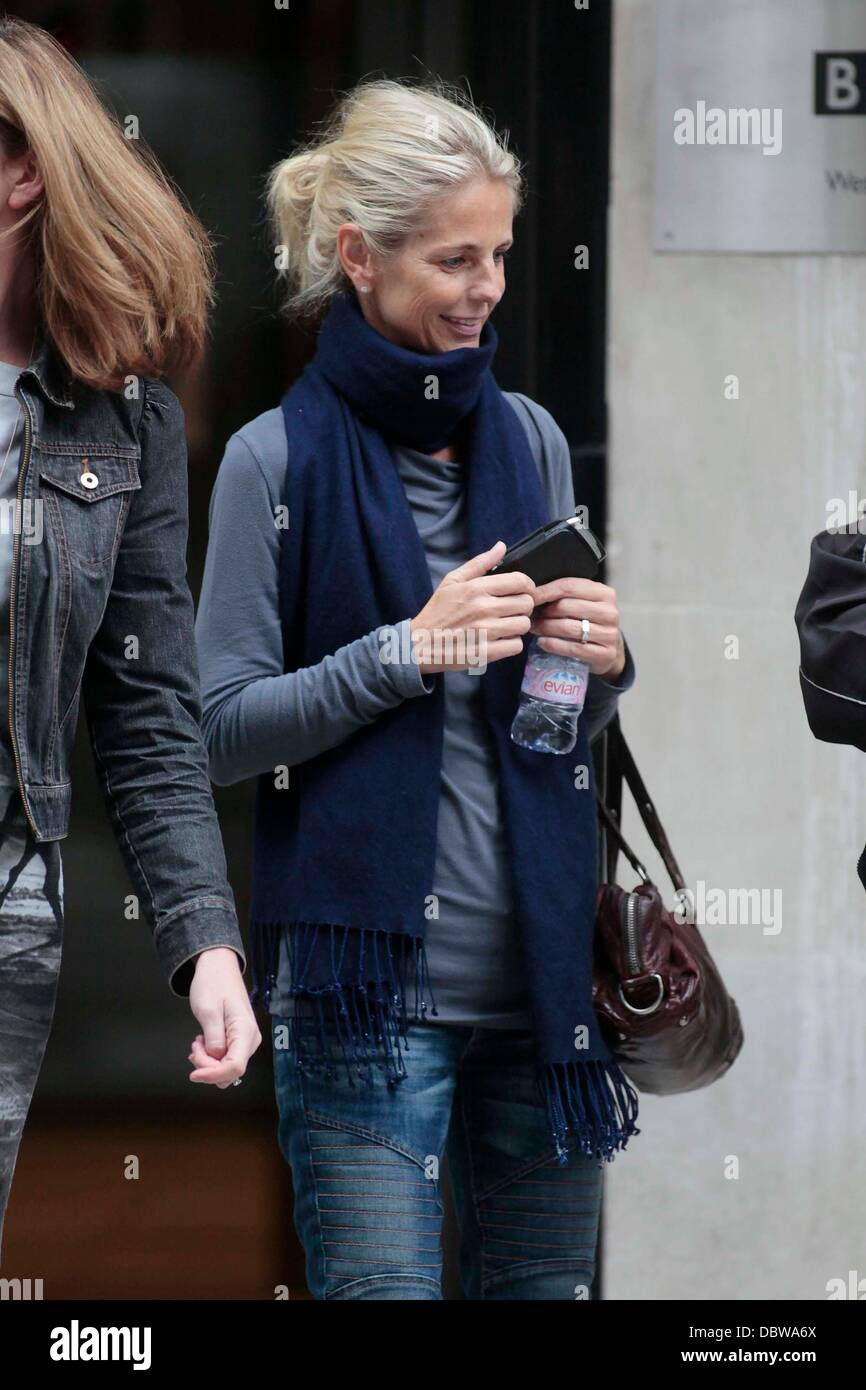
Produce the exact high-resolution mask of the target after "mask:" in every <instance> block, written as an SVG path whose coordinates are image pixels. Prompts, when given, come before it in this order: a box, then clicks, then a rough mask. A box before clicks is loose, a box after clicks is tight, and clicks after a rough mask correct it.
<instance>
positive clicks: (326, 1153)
mask: <svg viewBox="0 0 866 1390" xmlns="http://www.w3.org/2000/svg"><path fill="white" fill-rule="evenodd" d="M521 195H522V183H521V176H520V172H519V169H518V164H517V160H516V159H515V157H514V155H513V154H512V153H511V152H510V151H509V150H508V148H507V146H506V143H505V142H504V140H502V139H501V138H500V137H499V136H498V135H497V134H496V132H495V130H494V129H493V128H492V127H491V125H490V124H489V123H488V122H487V121H486V120H485V119H484V117H483V116H482V114H481V113H480V112H479V111H477V110H476V109H475V108H474V106H473V104H472V103H471V101H469V100H468V99H467V98H466V97H465V96H464V95H463V94H462V92H460V91H459V90H452V89H449V88H448V87H447V86H445V84H440V83H433V84H431V85H429V86H424V85H419V86H413V85H412V84H408V83H399V82H392V81H374V82H369V83H363V84H361V85H360V86H359V87H358V88H356V89H355V90H354V91H352V92H350V93H349V94H348V95H347V96H346V97H345V98H344V99H343V100H342V101H341V102H340V103H339V105H338V106H337V108H336V109H335V111H334V113H333V115H332V117H331V119H330V121H329V122H328V124H327V126H326V129H325V130H324V132H323V133H322V134H321V136H320V137H319V138H318V139H316V140H315V141H314V142H313V143H311V144H310V145H308V146H307V147H306V148H304V149H302V150H301V151H300V152H298V153H296V154H294V155H293V156H291V157H290V158H288V159H286V160H284V161H282V162H281V163H280V164H278V165H277V167H276V168H275V169H274V170H273V171H272V174H271V178H270V184H269V201H270V209H271V212H272V214H273V219H274V226H275V242H276V243H277V248H278V252H277V254H278V257H279V260H280V264H281V265H283V266H284V268H285V273H286V277H287V280H288V284H289V288H290V290H291V294H290V298H289V301H288V304H289V309H290V310H291V311H292V312H298V313H302V312H303V313H309V314H312V315H321V314H322V313H324V319H323V322H322V324H321V328H320V332H319V336H318V342H317V348H316V354H315V357H314V359H313V361H312V362H311V363H310V365H309V366H308V367H307V368H306V369H305V371H304V373H303V375H302V376H301V378H300V379H299V381H298V382H296V383H295V385H294V386H293V387H292V388H291V389H290V390H289V392H288V393H287V395H286V396H285V398H284V400H283V402H282V405H281V408H280V409H275V410H270V411H267V412H266V413H265V414H264V415H261V416H259V417H258V418H257V419H255V420H253V421H252V422H251V423H250V424H248V425H246V426H244V428H243V429H241V430H240V431H239V432H238V433H237V434H236V435H234V436H233V437H232V439H231V440H230V441H229V444H228V447H227V449H226V453H225V457H224V459H223V462H222V465H221V467H220V470H219V475H218V478H217V482H216V486H215V489H214V493H213V497H212V501H211V510H210V543H209V550H208V557H207V563H206V569H205V578H204V585H203V590H202V598H201V604H200V608H199V613H198V618H197V626H196V632H197V639H198V644H199V660H200V667H201V671H202V701H203V727H204V731H205V738H206V743H207V746H208V750H209V753H210V759H211V772H212V776H213V777H214V779H215V780H216V781H217V782H219V783H222V784H227V783H232V782H237V781H240V780H241V779H243V778H246V777H257V779H258V784H257V797H256V808H255V833H254V840H253V911H252V918H253V921H252V927H253V957H254V979H255V987H256V997H260V998H261V999H262V1000H263V1001H265V1002H267V1003H268V1006H269V1009H270V1012H271V1014H272V1020H271V1022H272V1038H273V1044H274V1058H275V1067H276V1094H277V1101H278V1105H279V1113H280V1125H279V1138H280V1144H281V1148H282V1151H283V1154H284V1156H285V1157H286V1159H287V1161H288V1162H289V1164H290V1165H291V1168H292V1176H293V1185H294V1199H295V1208H294V1215H295V1224H296V1226H297V1229H298V1233H299V1235H300V1238H301V1241H302V1243H303V1245H304V1249H305V1251H306V1259H307V1278H308V1282H309V1286H310V1289H311V1291H312V1292H313V1294H314V1296H315V1297H317V1298H334V1299H437V1298H441V1296H442V1295H441V1250H440V1234H441V1218H442V1194H441V1184H440V1165H441V1162H442V1159H443V1156H444V1154H445V1150H446V1146H447V1151H448V1157H449V1166H450V1171H451V1173H452V1176H453V1180H454V1185H455V1193H456V1199H457V1210H458V1215H459V1220H460V1238H461V1247H460V1264H461V1271H462V1277H463V1282H464V1287H465V1291H466V1294H467V1297H470V1298H484V1299H573V1298H575V1297H577V1298H580V1297H587V1296H588V1295H589V1289H590V1286H591V1284H592V1281H593V1275H594V1261H595V1248H596V1239H597V1229H598V1211H599V1196H600V1185H601V1171H600V1170H601V1165H602V1162H603V1160H604V1159H609V1158H612V1157H613V1155H614V1153H615V1152H616V1151H617V1150H618V1149H621V1148H624V1147H625V1144H626V1143H627V1141H628V1138H629V1137H630V1136H631V1135H633V1134H635V1133H637V1132H638V1131H637V1128H636V1125H635V1123H634V1122H635V1117H636V1113H637V1105H636V1099H637V1098H636V1095H635V1093H634V1091H633V1090H632V1088H631V1087H630V1086H629V1085H628V1083H627V1082H626V1081H625V1078H624V1077H623V1075H622V1073H621V1072H620V1070H619V1067H618V1066H617V1064H616V1062H615V1060H614V1059H613V1057H612V1056H611V1054H610V1052H609V1051H608V1049H607V1048H606V1046H605V1044H604V1041H603V1039H602V1038H601V1036H600V1033H599V1029H598V1026H597V1023H596V1020H595V1017H594V1014H593V1010H592V1004H591V957H592V929H593V918H594V910H595V893H596V823H595V806H594V793H593V788H592V783H591V772H592V759H591V756H590V752H589V742H590V739H591V738H592V737H593V736H594V735H595V734H596V733H597V732H598V731H599V729H600V728H601V727H603V725H604V724H605V722H606V721H607V720H608V719H609V718H611V717H612V715H613V712H614V709H615V707H616V701H617V699H618V696H619V694H620V693H621V691H622V690H624V689H626V688H628V686H629V685H630V684H631V683H632V681H633V679H634V671H633V667H632V663H631V659H630V656H629V653H628V651H627V649H626V647H625V643H624V639H623V636H622V633H621V631H620V626H619V614H618V609H617V603H616V594H615V592H614V590H613V589H611V588H610V587H609V586H608V585H606V584H602V583H597V582H592V581H582V580H571V579H565V580H559V581H557V582H555V583H551V584H547V585H545V586H543V587H539V588H536V587H535V586H534V585H533V583H532V581H531V580H530V579H529V577H528V576H527V575H525V574H496V573H491V570H492V568H493V567H494V566H495V565H496V563H497V561H499V560H500V559H501V558H502V555H503V553H504V550H505V545H506V544H507V543H511V542H513V541H515V540H517V539H518V538H519V537H520V536H522V535H524V534H526V533H527V532H528V531H531V530H533V529H534V528H535V527H537V526H539V525H541V524H542V523H544V522H546V521H548V520H550V519H551V518H552V517H562V516H565V515H569V514H571V513H572V512H573V511H574V506H575V498H574V491H573V485H572V478H571V467H570V461H569V451H568V446H567V444H566V441H565V439H564V437H563V435H562V433H561V431H560V430H559V429H558V427H557V425H556V424H555V422H554V421H553V419H552V418H551V416H550V415H549V414H548V412H547V411H546V410H544V409H543V408H542V407H541V406H540V405H538V404H536V403H535V402H534V401H532V400H529V399H527V398H526V397H525V396H523V395H521V394H517V393H513V394H503V393H502V392H501V391H500V389H499V387H498V385H497V384H496V381H495V379H494V377H493V375H492V372H491V363H492V361H493V357H494V354H495V350H496V333H495V330H494V328H493V324H492V322H491V315H492V314H493V311H494V310H495V308H496V305H497V304H498V303H499V301H500V299H501V298H502V295H503V293H504V291H505V268H504V267H505V258H506V256H507V255H508V252H509V249H510V247H511V244H512V239H513V219H514V216H515V213H516V212H517V211H518V209H519V205H520V200H521ZM529 633H532V634H533V635H535V636H537V637H538V638H539V640H540V641H541V643H542V645H543V646H544V647H545V648H546V649H547V650H548V651H550V652H555V653H559V654H561V655H563V656H567V657H572V658H573V657H576V656H579V657H580V659H581V660H582V661H584V662H586V663H587V665H588V666H589V667H590V669H591V672H592V674H591V678H590V682H589V690H588V695H587V700H586V705H585V708H584V711H583V714H582V716H581V720H580V724H579V738H578V743H577V746H576V748H575V750H574V754H573V756H570V757H567V758H565V757H556V756H550V755H549V754H543V753H537V752H532V751H530V750H528V749H526V748H522V747H518V746H517V744H515V743H514V742H512V741H511V739H510V737H509V731H510V725H511V721H512V719H513V717H514V713H515V711H516V709H517V705H518V700H519V692H520V683H521V677H522V673H523V666H524V642H525V640H526V638H527V634H529ZM479 653H481V654H482V655H483V660H478V654H479ZM578 768H580V769H582V776H576V775H575V774H576V772H577V770H578ZM587 778H589V780H587Z"/></svg>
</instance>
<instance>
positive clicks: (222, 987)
mask: <svg viewBox="0 0 866 1390" xmlns="http://www.w3.org/2000/svg"><path fill="white" fill-rule="evenodd" d="M189 1006H190V1008H191V1009H192V1012H193V1014H194V1015H195V1017H196V1018H197V1019H198V1021H199V1023H200V1024H201V1026H202V1028H203V1029H204V1033H199V1035H198V1037H197V1038H195V1039H194V1040H193V1044H192V1051H191V1052H190V1054H189V1059H188V1060H189V1061H190V1062H192V1063H193V1064H194V1066H195V1071H192V1072H190V1076H189V1079H190V1081H203V1082H204V1083H205V1084H206V1085H208V1086H218V1087H219V1089H220V1090H221V1091H224V1090H225V1088H226V1087H227V1086H231V1085H232V1083H233V1082H234V1081H235V1080H236V1078H237V1077H239V1076H243V1074H244V1072H245V1071H246V1069H247V1062H248V1061H249V1059H250V1057H251V1056H252V1054H253V1053H254V1052H255V1050H256V1048H257V1047H258V1046H259V1043H260V1042H261V1040H262V1035H261V1033H260V1032H259V1028H258V1024H257V1023H256V1019H255V1014H254V1013H253V1010H252V1006H251V1004H250V1001H249V995H248V994H247V989H246V985H245V984H244V978H243V975H242V974H241V968H240V964H239V962H238V958H237V955H236V954H235V952H234V951H233V950H232V949H231V947H229V946H211V947H210V948H209V949H208V950H205V951H202V952H201V954H200V955H199V956H197V957H196V962H195V975H194V976H193V981H192V985H191V987H190V991H189Z"/></svg>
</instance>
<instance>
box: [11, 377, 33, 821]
mask: <svg viewBox="0 0 866 1390" xmlns="http://www.w3.org/2000/svg"><path fill="white" fill-rule="evenodd" d="M15 395H16V396H18V400H19V401H20V402H21V406H22V409H23V411H24V450H23V453H22V455H21V467H20V468H19V470H18V514H17V518H16V519H17V521H18V525H17V526H16V527H15V532H14V535H13V537H12V580H11V589H10V594H9V734H10V737H11V740H12V752H13V754H14V755H15V770H16V772H17V774H18V787H19V790H20V792H21V804H22V805H23V807H24V814H25V815H26V817H27V819H28V821H29V822H30V825H31V828H32V830H33V837H34V839H38V835H37V831H36V826H35V825H34V824H33V817H32V816H31V814H30V808H29V807H28V805H27V795H26V792H25V790H24V780H23V778H22V776H21V760H20V758H19V757H18V744H17V742H16V740H15V717H14V714H13V699H14V691H13V680H12V666H13V663H14V660H15V658H14V644H15V595H16V592H17V588H18V586H17V584H16V580H17V577H18V532H19V530H20V523H21V492H22V487H23V483H24V479H25V478H26V476H27V466H28V464H29V462H30V411H29V410H28V408H27V402H26V401H25V400H24V398H23V397H22V396H19V395H18V391H17V390H16V392H15Z"/></svg>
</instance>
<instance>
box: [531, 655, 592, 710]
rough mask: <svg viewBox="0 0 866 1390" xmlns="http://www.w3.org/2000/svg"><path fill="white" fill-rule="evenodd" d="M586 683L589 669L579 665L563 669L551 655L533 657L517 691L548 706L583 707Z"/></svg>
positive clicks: (556, 658) (558, 661)
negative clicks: (542, 701)
mask: <svg viewBox="0 0 866 1390" xmlns="http://www.w3.org/2000/svg"><path fill="white" fill-rule="evenodd" d="M588 680H589V667H588V666H584V665H583V663H582V662H578V663H576V664H572V665H570V666H563V665H562V664H561V659H560V658H559V657H558V656H554V655H553V654H552V653H551V654H550V655H548V656H546V657H542V656H540V655H539V654H535V655H533V656H531V657H530V658H529V660H528V661H527V663H526V670H525V671H524V673H523V680H522V682H521V685H520V689H521V691H522V692H523V694H524V695H531V696H532V698H533V699H534V700H545V701H546V702H547V703H548V704H551V705H579V706H581V707H582V706H583V702H584V699H585V697H586V686H587V682H588Z"/></svg>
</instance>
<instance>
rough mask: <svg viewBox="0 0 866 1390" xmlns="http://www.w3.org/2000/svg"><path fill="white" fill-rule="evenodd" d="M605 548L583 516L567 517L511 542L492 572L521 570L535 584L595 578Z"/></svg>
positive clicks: (501, 572) (505, 572)
mask: <svg viewBox="0 0 866 1390" xmlns="http://www.w3.org/2000/svg"><path fill="white" fill-rule="evenodd" d="M604 555H605V552H604V547H603V545H602V544H601V542H600V541H599V539H598V537H597V536H594V535H593V533H592V531H590V529H589V527H588V526H581V524H580V518H579V516H578V515H577V513H576V512H575V514H574V516H568V517H565V518H564V520H562V521H549V522H548V523H547V525H546V526H539V528H538V530H537V531H531V532H530V533H529V535H528V536H524V537H523V539H522V540H519V541H515V542H514V544H513V545H510V546H509V547H508V549H507V550H506V552H505V554H504V555H503V557H502V559H501V560H500V561H499V564H498V565H494V566H493V569H492V570H490V574H512V573H513V572H514V571H515V570H520V571H521V572H522V573H523V574H528V575H529V577H530V579H531V580H532V581H533V583H534V584H549V583H550V582H551V580H553V579H565V578H567V577H570V578H573V579H595V577H596V575H597V574H598V571H599V569H600V567H601V562H602V560H603V559H604Z"/></svg>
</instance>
